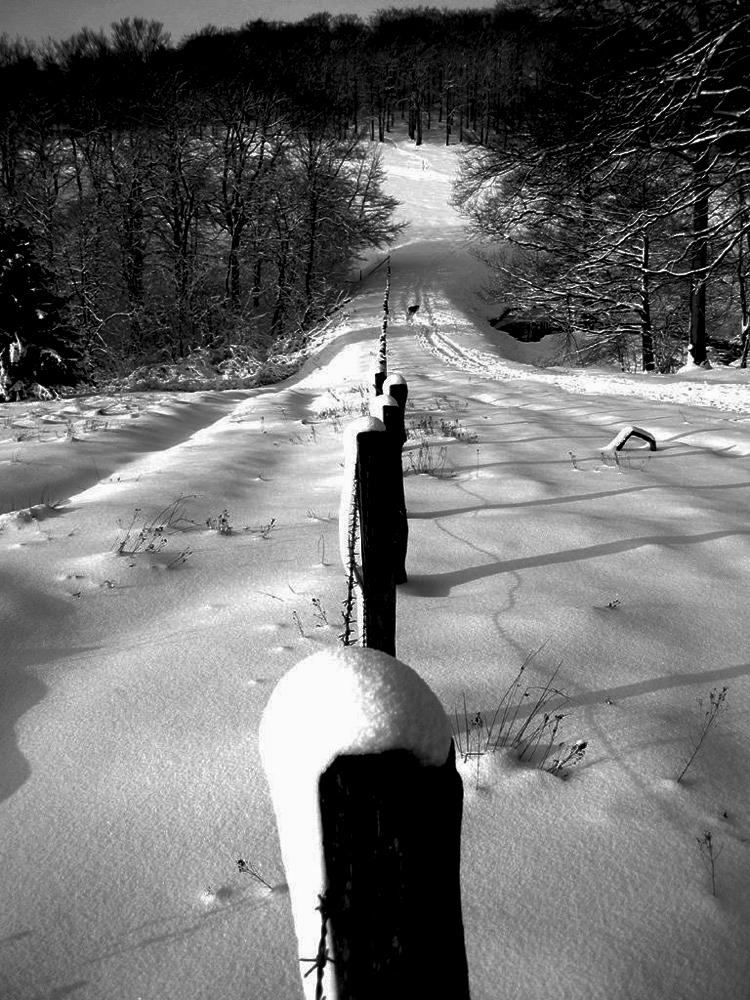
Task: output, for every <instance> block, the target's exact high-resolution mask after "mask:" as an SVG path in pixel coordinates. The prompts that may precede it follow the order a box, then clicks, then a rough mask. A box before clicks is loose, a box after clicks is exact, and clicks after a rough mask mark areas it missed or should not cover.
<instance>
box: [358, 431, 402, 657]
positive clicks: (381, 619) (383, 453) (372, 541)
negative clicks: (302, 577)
mask: <svg viewBox="0 0 750 1000" xmlns="http://www.w3.org/2000/svg"><path fill="white" fill-rule="evenodd" d="M384 430H385V428H383V431H380V430H372V431H364V432H362V433H360V434H358V435H357V500H358V506H359V531H360V539H361V552H362V598H363V600H362V620H361V636H362V645H363V646H368V647H369V648H370V649H380V650H382V651H383V652H384V653H390V654H391V656H395V655H396V575H395V540H396V531H395V516H394V514H395V512H394V508H393V490H392V476H391V475H389V474H388V473H389V472H392V468H393V462H392V459H391V455H390V451H391V448H390V441H389V439H388V437H387V435H386V434H385V433H384Z"/></svg>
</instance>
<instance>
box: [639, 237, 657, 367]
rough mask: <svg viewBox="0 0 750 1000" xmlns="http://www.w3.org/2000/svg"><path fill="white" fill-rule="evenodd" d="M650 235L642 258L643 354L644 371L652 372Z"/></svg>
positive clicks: (644, 244)
mask: <svg viewBox="0 0 750 1000" xmlns="http://www.w3.org/2000/svg"><path fill="white" fill-rule="evenodd" d="M649 251H650V246H649V237H648V233H644V234H643V256H642V258H641V310H640V312H641V354H642V360H643V370H644V372H652V371H653V370H654V368H655V367H656V366H655V364H654V337H653V331H652V328H651V298H650V287H649V285H650V277H651V272H650V270H649V267H650V261H649Z"/></svg>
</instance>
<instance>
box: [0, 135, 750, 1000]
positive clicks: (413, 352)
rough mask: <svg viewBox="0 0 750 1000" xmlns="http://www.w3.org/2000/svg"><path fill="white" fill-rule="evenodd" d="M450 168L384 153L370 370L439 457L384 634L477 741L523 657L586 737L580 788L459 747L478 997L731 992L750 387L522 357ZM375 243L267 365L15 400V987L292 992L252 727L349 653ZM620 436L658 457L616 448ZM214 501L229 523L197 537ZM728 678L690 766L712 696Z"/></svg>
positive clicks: (8, 770)
mask: <svg viewBox="0 0 750 1000" xmlns="http://www.w3.org/2000/svg"><path fill="white" fill-rule="evenodd" d="M455 153H456V150H455V147H451V148H449V149H446V148H445V147H443V146H441V145H440V144H439V142H435V144H434V145H432V144H428V145H426V146H424V147H422V148H420V149H418V150H417V149H415V148H414V146H413V145H411V144H410V143H409V142H408V141H407V140H406V139H405V138H401V137H399V138H398V140H397V141H394V142H393V143H391V144H388V145H387V148H386V151H385V161H386V167H387V170H388V174H389V185H390V190H391V191H392V192H393V193H395V194H396V196H397V197H399V198H400V200H401V201H402V204H403V207H402V209H401V211H402V214H403V216H404V217H408V218H410V219H411V220H412V226H411V228H410V230H409V231H408V232H407V233H405V234H404V238H403V242H402V245H401V246H400V247H398V248H396V249H395V250H394V251H393V252H392V257H391V289H392V290H391V322H390V324H389V330H388V345H389V359H388V365H389V369H391V370H393V371H396V370H398V371H399V372H401V373H402V374H403V376H404V377H405V379H406V381H407V382H408V386H409V403H408V405H407V411H406V424H407V429H408V430H409V433H410V436H411V440H410V441H409V442H407V447H409V446H412V447H413V446H414V445H415V444H416V443H417V442H418V441H419V440H420V439H421V438H422V437H424V440H425V441H426V442H427V444H428V445H429V446H430V447H431V448H432V449H433V451H438V450H439V449H440V448H443V447H444V448H445V449H446V468H445V473H444V474H443V475H441V476H440V477H437V476H434V475H433V476H430V475H426V474H422V475H413V474H409V475H408V476H407V478H406V483H405V487H406V503H407V508H408V511H409V518H410V525H409V553H408V558H407V569H408V572H409V582H408V583H407V584H405V585H404V586H402V587H400V588H399V593H398V621H397V636H396V646H397V655H398V658H399V660H401V661H402V662H403V663H404V664H408V666H409V667H411V668H412V669H413V670H414V671H416V673H417V674H418V675H419V677H421V678H422V679H423V680H424V681H425V683H426V684H427V685H428V686H429V688H430V689H431V690H432V691H434V692H435V695H436V696H437V698H438V699H439V701H440V704H441V705H442V708H443V709H444V710H445V712H447V713H448V715H449V717H450V718H453V713H454V709H456V708H457V709H458V711H459V722H460V724H461V725H462V726H463V719H462V713H463V696H464V695H465V697H466V702H467V709H468V712H469V714H470V716H473V715H475V713H477V712H481V714H482V717H483V719H484V720H491V718H492V715H493V714H494V712H495V709H496V708H497V705H498V702H499V700H500V698H501V697H502V693H503V692H504V691H505V689H506V688H507V687H508V685H509V684H510V683H511V681H512V679H513V677H514V676H515V675H516V673H517V671H518V669H519V666H520V664H521V663H522V662H523V661H524V659H526V658H527V656H529V654H530V653H531V652H533V651H538V652H537V653H536V655H535V656H534V657H533V658H532V659H531V661H530V663H529V666H528V667H527V677H528V680H529V683H530V684H531V685H533V686H538V685H544V684H545V683H546V682H547V680H548V679H549V677H550V675H551V673H552V671H553V670H554V669H555V668H556V667H557V665H558V664H561V666H560V669H559V672H558V674H557V677H556V679H555V687H556V688H558V689H559V690H560V691H561V692H562V693H563V695H564V696H565V698H562V697H561V700H560V706H561V707H560V711H561V712H564V714H565V718H564V720H563V722H562V724H561V738H562V739H564V740H565V741H566V743H568V744H572V743H573V742H575V741H576V740H579V739H584V740H587V741H588V748H587V751H586V755H585V757H584V759H583V761H582V762H581V763H579V764H578V765H577V766H576V767H575V768H572V769H571V770H570V773H569V776H568V777H567V779H565V780H561V779H560V778H559V777H557V776H554V775H552V774H549V773H547V772H546V771H543V770H538V769H534V768H533V767H532V766H531V765H529V764H528V763H526V762H519V761H518V760H517V759H516V758H515V756H514V755H513V754H511V753H510V752H508V751H498V752H497V753H494V754H486V755H485V756H483V757H481V758H480V759H479V769H478V772H477V762H476V760H475V759H472V760H470V761H469V762H468V763H466V764H464V762H463V761H461V760H459V763H458V767H459V771H460V773H461V775H462V777H463V779H464V788H465V803H464V821H463V842H462V871H461V878H462V893H463V911H464V921H465V927H466V941H467V952H468V960H469V969H470V976H471V989H472V997H473V1000H499V998H500V997H502V998H503V1000H508V998H519V1000H520V998H524V1000H543V998H546V997H549V996H555V997H557V998H559V1000H567V998H570V1000H602V998H606V1000H645V998H649V1000H650V998H653V997H660V998H670V1000H671V998H672V997H674V998H679V1000H730V998H731V1000H734V998H738V1000H739V998H742V997H745V996H747V982H748V977H749V975H750V954H749V953H748V948H747V941H748V937H749V935H750V795H748V790H749V789H748V783H749V782H750V778H749V777H748V775H750V734H749V733H748V728H747V718H748V714H749V713H750V683H749V681H748V676H749V675H750V663H749V662H748V649H750V619H749V618H748V615H747V613H746V611H745V605H746V603H747V589H748V575H747V574H748V565H750V529H749V528H748V523H747V495H748V486H749V485H750V468H748V462H749V461H750V394H749V393H748V382H747V380H748V375H747V372H745V371H740V370H738V369H735V368H714V369H712V370H703V369H700V370H696V371H692V372H683V373H679V374H678V375H674V376H653V375H622V374H619V373H613V372H608V371H604V370H599V371H576V370H572V369H564V368H555V369H538V368H535V367H533V364H532V362H534V361H535V360H537V359H538V358H539V348H540V345H538V344H533V345H532V344H529V345H526V344H518V343H516V342H515V341H513V342H512V343H510V342H509V340H510V338H505V337H503V336H500V334H499V332H498V331H495V330H494V329H493V328H492V327H490V326H489V323H488V322H487V320H488V318H489V317H491V316H492V315H495V314H496V312H497V307H496V306H493V304H492V303H488V302H486V301H485V300H484V299H483V297H482V296H481V295H480V294H478V292H477V290H478V289H480V287H481V286H482V284H483V280H484V274H483V265H482V264H481V263H480V262H478V261H477V259H476V258H475V257H474V256H473V255H472V254H471V252H470V249H471V248H470V245H469V243H468V241H467V240H466V238H465V234H464V231H463V229H462V225H461V220H460V219H459V218H458V217H457V216H456V214H455V212H454V211H453V209H452V208H450V207H449V205H448V199H449V196H450V181H451V178H452V176H453V174H454V171H455ZM424 165H426V166H427V168H428V169H424ZM381 259H382V255H380V256H376V255H374V256H373V258H372V260H371V261H369V262H365V266H364V267H363V271H364V273H365V275H366V276H365V278H364V280H363V281H362V282H356V283H353V285H352V298H351V301H350V302H349V303H348V304H347V305H346V307H345V312H346V315H344V316H342V317H341V322H340V323H339V325H338V326H337V327H335V328H331V330H330V331H329V337H328V340H325V341H324V342H321V345H320V349H319V351H318V353H317V354H316V355H315V357H313V358H311V359H310V360H309V361H308V362H307V363H306V364H305V366H304V367H303V368H302V369H301V370H300V371H299V372H298V373H297V374H296V375H295V376H293V377H292V378H290V379H288V380H287V381H285V382H282V383H279V384H277V385H270V386H264V387H262V388H257V389H251V390H246V389H233V390H229V391H224V392H221V391H216V390H214V389H203V390H201V391H196V392H176V393H167V392H142V393H134V394H127V395H125V394H123V395H120V396H114V395H112V396H106V395H104V394H100V395H98V396H95V397H82V398H80V399H74V400H58V401H54V400H53V401H32V402H28V403H23V404H6V405H3V406H2V407H0V511H2V512H4V516H3V518H2V522H1V523H0V558H1V560H2V561H1V564H0V575H1V577H2V591H1V592H0V625H1V634H2V661H1V662H2V666H1V667H0V688H1V689H2V690H1V691H0V754H1V755H2V756H1V757H0V760H1V761H2V763H0V844H1V845H2V853H3V861H4V864H3V869H2V871H3V900H4V903H5V905H4V906H3V907H2V908H1V910H0V996H2V997H3V1000H4V998H5V997H8V998H9V1000H39V998H42V997H45V998H51V997H61V996H73V997H75V998H76V1000H136V998H141V1000H204V998H205V1000H209V998H210V1000H213V998H215V997H221V998H222V1000H240V998H242V1000H247V998H248V997H252V998H253V1000H277V998H279V997H285V998H289V1000H292V998H296V997H301V996H302V995H303V993H302V985H301V979H300V973H299V970H300V968H301V966H300V961H299V960H300V958H310V957H311V956H310V955H301V954H300V952H299V949H298V944H297V941H296V938H295V932H294V923H293V918H292V905H291V904H292V900H291V892H290V889H289V885H288V884H289V882H290V877H289V875H288V873H287V872H285V868H284V866H283V864H282V856H281V849H280V841H279V832H278V829H277V821H276V818H275V812H274V808H273V806H272V801H271V794H270V790H269V785H268V782H267V780H266V777H265V773H264V770H263V768H262V765H261V760H260V752H259V728H260V721H261V718H262V716H263V712H264V710H265V708H266V705H267V704H268V703H269V698H271V697H272V692H273V691H274V689H275V688H276V687H277V685H279V683H280V682H281V683H283V682H282V678H284V677H285V676H287V675H288V674H289V671H290V670H293V669H295V668H296V665H298V664H299V663H300V661H304V660H306V659H307V658H308V657H309V656H311V655H313V654H317V653H319V652H323V653H325V654H326V656H328V655H329V654H331V653H333V652H334V651H336V650H339V649H340V648H341V645H340V641H339V633H340V631H341V618H340V609H341V606H342V602H343V600H344V599H345V596H346V577H345V574H344V571H343V568H342V567H341V565H340V561H339V559H338V554H337V549H338V544H337V542H338V525H337V511H338V507H339V503H340V498H341V487H342V480H343V463H344V461H345V456H344V445H343V429H344V427H345V426H346V425H347V424H348V423H349V422H350V421H351V420H353V419H355V418H356V417H358V416H359V415H360V414H361V412H362V409H361V404H362V401H363V398H364V399H366V387H367V386H368V385H369V384H370V382H371V380H372V374H373V372H374V369H375V365H376V360H377V344H378V336H379V331H380V324H381V320H382V296H383V286H384V281H385V273H384V269H383V268H382V267H381V268H380V269H378V270H375V271H374V272H372V273H371V274H370V273H369V272H370V269H371V267H373V266H374V265H375V264H377V262H378V260H381ZM368 275H369V276H368ZM415 302H419V304H420V309H419V312H418V313H417V314H416V315H415V316H414V318H413V319H412V320H411V321H408V322H407V315H408V314H407V308H408V306H409V305H411V304H413V303H415ZM542 344H543V342H542ZM363 387H365V389H364V392H363ZM430 419H431V420H432V421H433V430H430V429H429V421H430ZM441 419H443V420H444V421H445V422H446V423H448V424H450V425H451V426H460V427H461V428H463V429H465V431H466V434H465V435H464V436H463V437H455V436H452V435H451V434H450V433H447V431H446V430H445V429H444V428H441V427H440V420H441ZM626 426H636V427H642V428H644V429H646V430H648V431H649V432H650V433H652V434H653V435H654V437H655V439H656V441H657V444H658V450H657V451H656V452H649V450H648V448H647V447H643V444H644V443H643V442H638V441H636V440H629V441H628V442H627V443H626V445H625V446H624V448H623V449H622V450H621V451H619V452H618V453H617V455H618V457H617V461H615V460H614V458H613V457H611V456H607V455H606V454H605V455H602V450H603V449H605V448H606V445H607V444H608V442H610V441H611V440H612V439H613V437H614V436H615V435H616V434H617V433H618V431H620V430H621V429H622V428H623V427H626ZM420 428H421V429H420ZM425 428H427V429H425ZM458 433H459V432H458V431H456V434H458ZM406 464H407V466H408V463H406ZM181 497H182V498H184V500H183V502H182V503H181V504H180V505H179V515H180V516H179V519H177V520H174V521H173V523H172V525H171V527H169V528H168V529H167V530H166V531H165V533H163V535H160V536H158V538H161V537H166V545H164V546H162V547H158V545H157V546H155V548H154V549H153V550H152V551H148V547H147V545H146V544H144V545H143V546H141V548H140V549H139V550H138V551H135V552H132V553H131V554H130V555H127V554H123V555H118V554H117V553H116V551H115V549H116V547H117V545H118V540H121V539H122V537H123V530H124V529H127V526H128V525H130V524H131V522H132V521H133V519H134V517H135V521H134V531H135V534H136V535H137V532H138V530H140V528H141V527H142V526H144V525H145V524H147V523H150V522H151V520H152V519H153V518H154V517H156V516H157V515H158V514H159V512H161V511H164V510H165V509H167V508H168V507H169V505H171V504H173V502H175V501H177V500H178V499H179V498H181ZM136 510H138V511H140V513H138V514H137V515H136V514H135V512H136ZM224 510H226V511H227V512H228V517H229V524H230V525H231V527H232V531H231V532H229V533H220V532H219V531H217V530H215V529H214V528H211V527H210V526H209V525H210V524H211V523H213V524H217V523H218V522H217V518H218V517H219V515H220V514H221V513H222V512H223V511H224ZM207 522H208V523H207ZM121 526H122V527H121ZM158 538H157V542H158ZM315 602H317V603H315ZM724 685H727V687H728V693H727V701H726V705H727V708H726V711H725V712H724V713H723V714H722V717H721V718H720V720H719V722H718V723H717V726H716V728H715V729H714V730H712V732H711V733H710V734H709V736H708V738H707V740H706V743H705V745H704V747H703V748H702V750H701V752H700V754H699V755H698V757H697V759H696V761H695V763H694V764H693V765H692V767H691V768H690V770H689V771H688V773H687V775H686V776H685V778H684V779H683V781H681V782H680V783H679V784H678V783H677V782H676V781H675V778H676V776H677V774H679V771H680V769H681V768H682V766H683V765H684V763H685V761H686V760H687V758H688V757H689V755H690V753H691V751H692V749H693V747H694V740H695V738H696V734H697V733H698V732H699V730H700V724H701V718H702V717H701V711H702V710H701V708H700V706H699V704H698V702H699V700H700V699H703V701H704V704H705V702H706V700H707V699H708V695H709V692H710V691H711V690H712V689H713V688H721V687H723V686H724ZM320 713H321V708H320V699H319V698H316V699H312V698H311V699H305V701H304V702H302V703H300V704H299V705H295V708H294V715H293V716H290V717H289V719H288V721H287V722H286V723H284V724H282V726H281V728H280V731H279V732H277V733H276V735H277V736H278V738H279V739H280V740H281V743H282V746H283V748H284V753H283V757H284V760H285V762H286V763H287V764H288V765H289V766H290V767H291V768H292V769H294V768H295V766H296V767H297V768H298V776H300V778H301V777H302V776H303V775H304V773H305V768H306V767H308V766H311V764H312V762H313V761H317V762H318V763H319V756H320V754H319V753H318V751H317V750H316V751H315V753H313V752H312V751H313V749H314V748H311V750H310V755H309V756H310V760H308V759H307V749H306V742H307V736H306V735H305V734H307V733H309V732H312V733H314V734H315V735H316V737H317V736H318V735H319V730H320V728H321V718H322V717H321V716H320ZM454 725H455V722H454ZM280 756H281V754H280ZM307 815H309V813H308V814H307ZM707 831H710V832H711V834H712V838H713V840H714V841H715V842H716V845H717V848H718V849H720V851H721V853H720V854H719V855H718V857H717V858H716V896H713V895H712V893H711V882H710V877H709V874H708V872H707V871H706V869H705V867H704V865H703V862H702V859H701V853H700V850H699V846H698V840H699V838H701V837H703V835H704V834H705V833H706V832H707ZM240 857H241V858H244V859H247V860H248V862H252V863H253V864H254V865H255V866H257V869H258V871H259V872H260V873H261V874H262V875H263V877H264V878H266V879H267V880H268V881H269V882H270V884H271V885H272V886H273V890H272V891H269V890H268V889H267V888H266V887H265V886H264V885H262V884H261V883H259V882H258V881H256V880H255V879H253V878H252V877H251V876H250V875H248V874H246V873H242V872H240V871H238V869H237V867H236V861H237V859H238V858H240ZM440 877H441V873H440V872H436V878H440ZM316 916H317V915H316ZM439 960H440V956H436V961H439ZM313 978H314V977H312V976H311V977H310V979H313Z"/></svg>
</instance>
